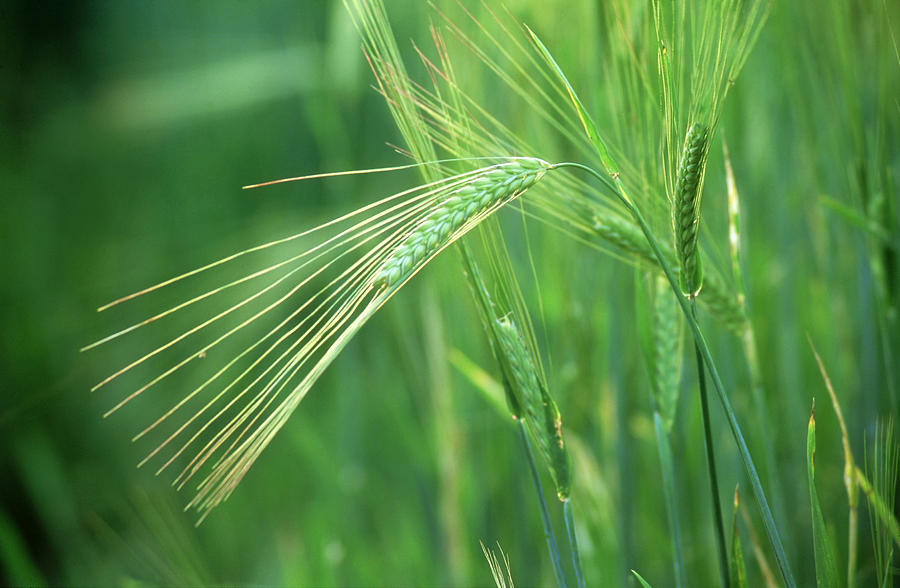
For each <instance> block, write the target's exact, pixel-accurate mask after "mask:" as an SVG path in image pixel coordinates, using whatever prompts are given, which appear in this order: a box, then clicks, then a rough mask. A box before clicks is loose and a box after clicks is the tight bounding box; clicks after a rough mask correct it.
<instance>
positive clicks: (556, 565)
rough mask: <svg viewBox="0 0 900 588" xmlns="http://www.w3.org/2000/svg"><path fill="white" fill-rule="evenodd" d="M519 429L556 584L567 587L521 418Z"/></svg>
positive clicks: (539, 479)
mask: <svg viewBox="0 0 900 588" xmlns="http://www.w3.org/2000/svg"><path fill="white" fill-rule="evenodd" d="M516 424H517V427H516V428H517V429H518V431H519V441H521V442H522V451H524V452H525V458H526V459H525V461H527V462H528V471H529V472H531V481H532V482H533V483H534V492H535V494H537V499H538V504H539V505H540V510H541V522H542V523H543V524H544V537H545V538H546V539H547V548H548V549H549V550H550V559H551V560H552V561H553V574H554V575H555V576H556V584H557V586H559V587H560V588H565V586H566V577H565V574H563V570H562V564H561V563H560V561H559V546H558V545H557V544H556V535H555V534H554V533H553V525H552V524H550V511H549V510H547V501H546V500H545V499H544V488H543V487H542V486H541V478H540V476H539V475H538V471H537V466H536V465H535V463H534V454H533V453H532V452H531V444H529V443H528V437H527V436H526V435H525V423H523V422H522V420H521V419H518V420H517V421H516Z"/></svg>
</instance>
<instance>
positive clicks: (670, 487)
mask: <svg viewBox="0 0 900 588" xmlns="http://www.w3.org/2000/svg"><path fill="white" fill-rule="evenodd" d="M653 425H654V428H655V429H656V447H657V450H658V451H659V462H660V468H661V469H662V478H663V494H664V495H665V498H666V514H667V515H668V517H669V529H670V532H671V533H672V551H673V555H672V560H673V566H674V568H675V587H676V588H683V587H684V586H686V585H687V582H686V580H685V577H684V556H683V555H682V553H681V525H680V524H679V522H678V498H677V494H676V492H675V468H674V467H673V465H672V446H671V443H670V441H669V435H668V434H667V433H666V431H665V428H664V427H663V423H662V418H661V417H660V416H659V413H658V412H654V413H653Z"/></svg>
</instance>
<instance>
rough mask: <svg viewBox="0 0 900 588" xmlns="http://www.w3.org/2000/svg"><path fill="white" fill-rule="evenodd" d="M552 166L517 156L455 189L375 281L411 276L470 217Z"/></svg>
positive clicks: (389, 282) (391, 281) (379, 283)
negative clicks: (517, 157)
mask: <svg viewBox="0 0 900 588" xmlns="http://www.w3.org/2000/svg"><path fill="white" fill-rule="evenodd" d="M549 167H550V164H548V163H547V162H546V161H543V160H541V159H536V158H523V159H515V160H513V161H510V162H509V163H504V164H501V165H498V166H496V167H493V168H490V169H489V170H487V171H486V172H485V173H484V174H482V175H479V176H476V178H475V179H474V180H473V181H471V182H467V183H466V185H464V186H463V187H461V188H458V189H457V190H455V191H453V192H451V193H450V196H449V197H448V198H447V199H446V200H445V201H444V202H443V203H442V204H441V206H440V208H438V209H437V210H435V211H434V212H432V213H431V214H429V215H428V216H427V217H426V218H425V219H424V220H422V222H420V223H419V224H418V225H417V226H416V227H415V228H414V229H413V230H412V232H411V233H410V234H409V235H408V236H407V237H406V239H404V240H403V242H402V243H400V244H399V245H398V246H397V248H396V249H395V250H394V251H393V252H392V253H391V255H390V256H389V257H388V258H387V259H386V260H385V262H384V264H383V265H382V266H381V268H380V269H379V270H378V272H377V274H376V277H375V285H376V286H388V287H390V286H393V285H394V284H396V283H398V282H400V281H402V280H403V279H405V278H407V277H409V275H410V274H411V273H412V272H413V271H414V270H415V268H416V267H418V265H419V263H420V262H421V261H422V260H424V259H427V258H428V257H430V256H431V255H433V254H434V253H436V252H437V251H438V250H440V248H441V247H443V246H444V245H445V244H446V243H447V241H448V239H450V237H451V236H452V235H453V234H454V233H455V232H456V231H457V230H459V229H460V228H461V227H462V226H463V225H465V223H466V222H467V221H468V220H469V219H472V218H473V217H475V216H477V215H479V214H481V213H483V212H485V211H486V210H488V209H490V208H491V207H493V206H496V205H499V204H502V203H503V202H505V201H506V200H509V199H511V198H514V197H515V196H518V195H519V194H521V193H522V192H524V191H525V190H527V189H528V188H530V187H531V186H533V185H534V184H535V182H537V181H538V180H539V179H540V178H541V176H542V175H543V174H544V172H546V171H547V169H548V168H549Z"/></svg>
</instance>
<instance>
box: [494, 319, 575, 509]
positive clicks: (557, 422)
mask: <svg viewBox="0 0 900 588" xmlns="http://www.w3.org/2000/svg"><path fill="white" fill-rule="evenodd" d="M496 331H497V339H498V341H499V343H500V348H501V349H500V350H499V352H500V353H502V354H503V356H504V358H505V359H506V364H507V365H508V367H509V372H510V373H509V374H507V384H508V385H509V386H510V387H511V388H512V392H513V395H514V396H515V398H516V400H517V401H518V404H519V406H520V407H521V408H522V410H523V412H524V414H523V418H524V421H525V424H526V426H527V427H528V431H529V433H530V434H531V436H532V438H534V440H535V441H536V442H537V445H538V449H539V450H540V453H541V455H542V456H543V457H544V459H545V460H546V461H547V465H548V466H549V468H550V474H551V476H552V477H553V482H554V484H555V485H556V494H557V496H558V497H559V499H560V500H562V501H566V500H568V499H569V491H570V489H571V471H570V464H569V451H568V449H567V448H566V443H565V440H564V439H563V434H562V415H561V414H560V412H559V408H558V407H557V406H556V402H554V400H553V397H551V396H550V393H549V392H548V391H547V388H546V386H544V385H543V384H542V383H541V381H540V379H539V378H538V375H537V371H536V370H535V367H534V363H533V362H532V358H531V354H530V353H529V352H528V349H527V347H526V346H525V343H524V341H523V340H522V337H521V335H520V334H519V330H518V328H516V325H515V323H513V322H512V321H511V320H510V319H509V318H506V317H504V318H501V319H498V320H497V329H496Z"/></svg>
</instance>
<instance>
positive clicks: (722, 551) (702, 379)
mask: <svg viewBox="0 0 900 588" xmlns="http://www.w3.org/2000/svg"><path fill="white" fill-rule="evenodd" d="M691 310H692V312H693V314H694V320H696V319H697V302H696V299H693V300H691ZM694 351H695V353H696V356H697V382H698V383H699V385H700V414H701V417H702V420H703V442H704V446H705V448H706V451H705V453H706V464H707V471H708V472H709V486H710V493H711V495H712V496H711V497H712V506H713V519H714V522H715V526H716V549H717V550H718V552H719V574H720V575H721V577H722V585H723V586H725V587H726V588H730V587H731V577H730V575H729V573H728V570H729V567H728V551H727V548H726V547H725V522H724V520H723V518H722V504H721V502H720V501H719V479H718V475H717V474H716V453H715V450H714V449H713V441H712V426H711V424H710V422H709V398H708V394H707V392H706V376H705V374H704V369H703V355H702V354H701V353H700V349H699V348H698V346H697V345H696V344H694Z"/></svg>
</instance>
